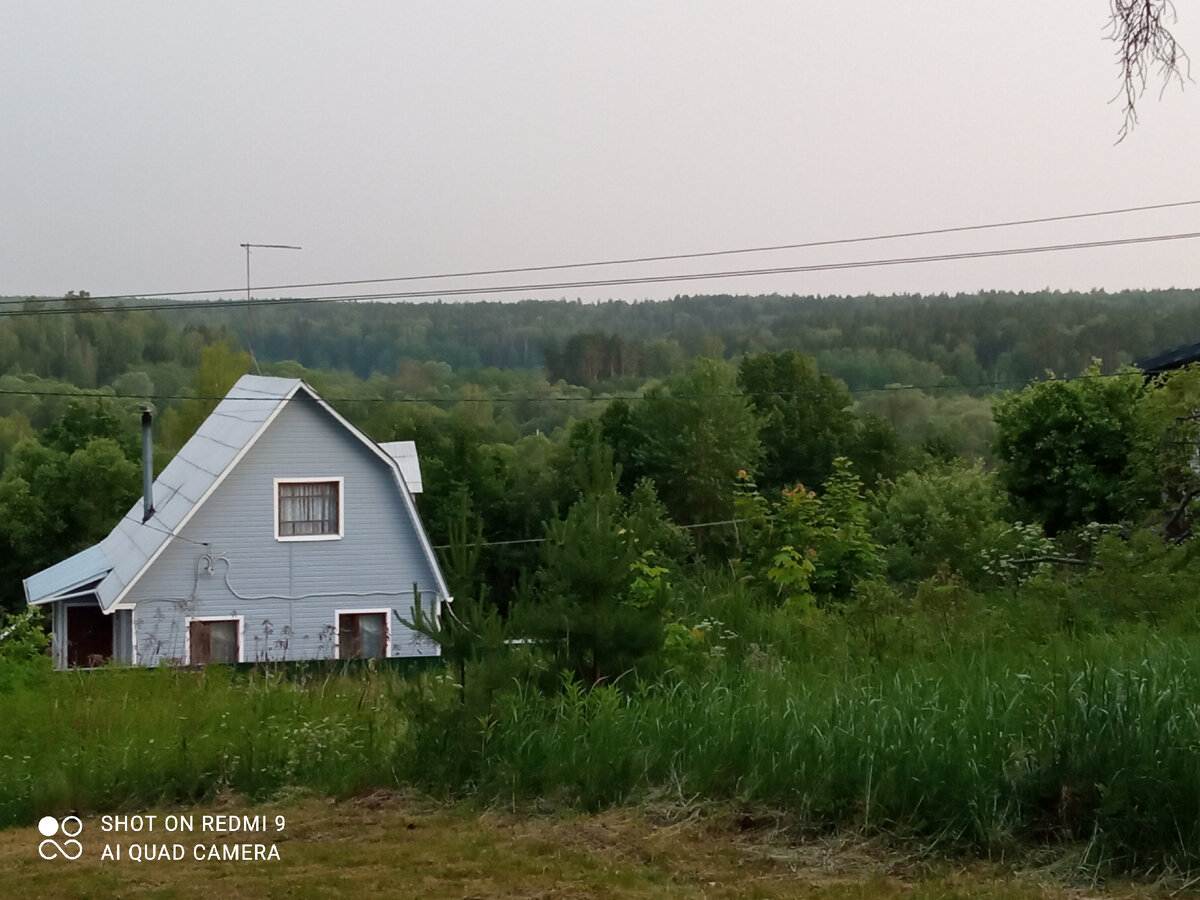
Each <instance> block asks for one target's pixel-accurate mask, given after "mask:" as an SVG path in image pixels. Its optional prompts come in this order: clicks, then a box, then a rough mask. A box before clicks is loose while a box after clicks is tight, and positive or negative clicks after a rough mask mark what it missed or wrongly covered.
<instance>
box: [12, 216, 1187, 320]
mask: <svg viewBox="0 0 1200 900" xmlns="http://www.w3.org/2000/svg"><path fill="white" fill-rule="evenodd" d="M1196 205H1200V200H1179V201H1175V202H1172V203H1153V204H1147V205H1145V206H1127V207H1121V208H1118V209H1104V210H1097V211H1093V212H1082V213H1067V214H1064V215H1057V216H1040V217H1037V218H1031V219H1012V220H1008V221H1002V222H986V223H979V224H974V225H954V226H948V227H945V228H926V229H921V230H916V231H898V232H889V233H885V234H875V235H866V236H860V237H850V238H831V239H824V240H816V241H802V242H799V243H791V244H769V245H764V246H759V247H740V248H736V249H732V250H704V251H699V252H694V253H673V254H661V255H657V256H633V257H622V258H618V259H606V260H595V261H591V262H571V263H555V264H551V265H538V266H511V267H507V268H499V269H474V270H467V271H461V272H439V273H434V274H428V275H398V276H393V277H389V278H358V279H351V280H344V281H314V282H307V283H300V284H276V285H260V286H259V287H258V290H260V291H290V290H303V289H309V288H327V287H348V286H350V285H358V284H388V283H397V282H406V281H432V280H441V279H447V278H476V277H481V276H485V275H489V276H490V275H515V274H525V273H531V272H551V271H562V270H569V269H586V268H598V267H601V266H625V265H636V264H642V263H651V262H671V261H675V260H684V259H707V258H712V257H717V256H735V255H743V254H750V253H772V252H776V251H780V250H804V249H812V248H815V247H836V246H845V245H849V244H865V243H872V242H875V241H890V240H899V239H903V238H914V237H932V236H934V235H943V234H957V233H964V232H971V231H986V230H992V229H999V228H1015V227H1021V226H1026V225H1043V224H1049V223H1052V222H1067V221H1074V220H1080V219H1094V218H1100V217H1105V216H1118V215H1126V214H1128V213H1136V212H1150V211H1154V210H1163V209H1177V208H1180V207H1185V206H1196ZM243 246H245V245H243ZM242 290H243V288H242V287H236V288H209V289H207V290H186V291H139V292H131V293H128V294H110V295H105V296H97V297H90V298H86V299H91V300H123V299H129V298H137V297H191V296H200V295H205V294H232V293H238V292H241V291H242ZM53 299H54V300H55V301H57V300H64V301H65V300H69V299H79V298H53ZM24 302H25V301H24V300H0V304H5V305H7V304H15V303H24Z"/></svg>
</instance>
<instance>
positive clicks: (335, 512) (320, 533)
mask: <svg viewBox="0 0 1200 900" xmlns="http://www.w3.org/2000/svg"><path fill="white" fill-rule="evenodd" d="M341 536H342V479H341V478H311V479H288V480H285V479H281V478H276V479H275V537H276V539H278V540H281V541H328V540H336V539H337V538H340V537H341Z"/></svg>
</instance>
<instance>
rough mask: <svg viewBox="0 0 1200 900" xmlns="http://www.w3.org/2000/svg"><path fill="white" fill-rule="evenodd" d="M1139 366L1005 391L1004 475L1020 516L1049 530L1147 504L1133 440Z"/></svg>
mask: <svg viewBox="0 0 1200 900" xmlns="http://www.w3.org/2000/svg"><path fill="white" fill-rule="evenodd" d="M1146 391H1147V388H1146V383H1145V378H1144V377H1143V375H1142V374H1141V372H1139V371H1137V370H1132V369H1130V370H1124V371H1123V372H1121V373H1119V374H1117V375H1115V376H1109V377H1104V376H1101V374H1100V370H1099V366H1098V365H1096V364H1093V366H1092V367H1091V368H1089V369H1088V370H1087V371H1085V372H1084V373H1083V377H1081V378H1078V379H1073V380H1065V379H1061V378H1052V379H1050V380H1048V381H1039V382H1035V383H1034V384H1031V385H1029V386H1028V387H1026V388H1025V389H1024V390H1023V391H1021V392H1020V393H1016V394H1007V395H1005V396H1003V397H1001V398H1000V399H999V400H998V401H997V402H996V406H995V418H996V455H997V457H998V458H999V461H1000V469H999V472H1000V478H1001V481H1002V482H1003V483H1004V485H1005V487H1006V488H1007V489H1008V492H1009V495H1010V496H1011V497H1012V498H1013V501H1014V502H1015V503H1016V505H1017V507H1018V511H1019V512H1021V513H1022V515H1023V516H1029V517H1032V518H1033V519H1034V520H1036V521H1038V522H1041V523H1042V524H1043V525H1044V526H1045V528H1046V531H1047V532H1048V533H1049V534H1051V535H1054V534H1058V533H1059V532H1061V531H1064V530H1067V529H1071V528H1075V527H1078V526H1080V525H1085V524H1087V523H1089V522H1118V521H1121V520H1123V519H1125V518H1127V517H1128V516H1130V515H1132V514H1135V513H1136V512H1137V511H1138V510H1139V509H1140V508H1141V507H1142V505H1143V500H1144V498H1143V497H1141V496H1139V495H1138V494H1139V486H1141V485H1144V483H1145V479H1144V478H1142V477H1139V476H1138V475H1137V466H1136V459H1135V453H1134V451H1135V448H1136V447H1137V446H1139V444H1141V443H1142V442H1143V441H1144V439H1145V438H1144V432H1143V429H1144V419H1143V418H1142V416H1141V415H1140V413H1139V404H1140V403H1141V402H1142V400H1143V399H1144V397H1145V395H1146Z"/></svg>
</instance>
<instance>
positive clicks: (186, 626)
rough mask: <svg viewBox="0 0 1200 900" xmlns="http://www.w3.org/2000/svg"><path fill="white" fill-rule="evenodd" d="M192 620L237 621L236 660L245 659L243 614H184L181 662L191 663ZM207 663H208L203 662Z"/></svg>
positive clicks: (186, 664) (242, 660)
mask: <svg viewBox="0 0 1200 900" xmlns="http://www.w3.org/2000/svg"><path fill="white" fill-rule="evenodd" d="M193 622H237V647H238V652H237V661H238V662H245V661H246V617H245V616H184V617H183V664H184V665H185V666H190V665H191V664H192V623H193ZM204 665H209V663H204Z"/></svg>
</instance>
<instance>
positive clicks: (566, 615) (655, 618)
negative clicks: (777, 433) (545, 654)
mask: <svg viewBox="0 0 1200 900" xmlns="http://www.w3.org/2000/svg"><path fill="white" fill-rule="evenodd" d="M617 477H618V473H617V472H616V471H615V470H614V468H613V464H612V455H611V452H610V451H608V449H607V448H605V447H602V446H601V445H598V444H597V445H596V446H595V448H594V452H593V454H592V456H591V458H590V459H589V460H587V461H586V462H585V464H584V466H583V471H582V472H581V473H580V482H581V485H582V490H581V492H580V496H579V498H578V499H577V500H576V501H575V503H574V504H572V506H571V508H570V510H568V512H567V514H566V516H565V517H563V518H556V519H554V520H552V521H550V522H548V523H547V524H546V541H545V543H544V544H543V545H542V547H543V556H542V566H541V568H540V569H539V570H538V572H537V575H536V578H535V583H536V599H533V600H530V601H527V602H526V603H525V604H524V607H523V608H520V609H518V611H517V612H516V616H517V621H518V623H519V626H518V627H519V628H520V629H521V630H522V631H523V632H524V633H525V634H527V635H528V636H529V637H530V638H532V639H533V640H535V641H536V642H537V643H539V644H541V645H543V646H546V647H548V648H551V649H552V651H553V653H554V655H555V659H556V662H557V666H558V668H560V669H564V670H567V671H570V672H572V673H573V674H574V675H575V676H576V677H577V678H579V679H580V680H582V681H583V682H584V683H586V684H598V683H600V682H601V681H604V680H612V679H615V678H618V677H620V676H621V675H623V674H624V673H626V672H629V671H634V670H639V669H642V670H644V669H645V667H646V666H648V665H653V662H654V658H655V655H656V653H657V651H658V649H659V648H660V647H661V646H662V611H663V610H662V607H663V604H664V602H665V600H666V596H665V589H664V584H665V576H666V574H667V571H668V569H667V566H666V565H665V563H666V561H667V554H668V553H669V552H670V551H669V549H667V548H669V545H670V544H671V543H676V544H678V543H680V542H681V540H683V539H681V538H680V536H679V535H678V534H677V533H676V532H677V529H674V528H673V527H672V526H670V525H669V524H668V523H666V522H665V521H664V518H663V512H664V511H663V509H662V507H661V505H660V504H658V503H657V501H656V500H655V499H654V498H653V495H652V492H651V491H649V490H648V489H646V488H641V489H639V490H637V491H635V497H634V499H632V500H626V499H625V498H623V497H622V496H621V495H620V494H619V493H618V492H617Z"/></svg>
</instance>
